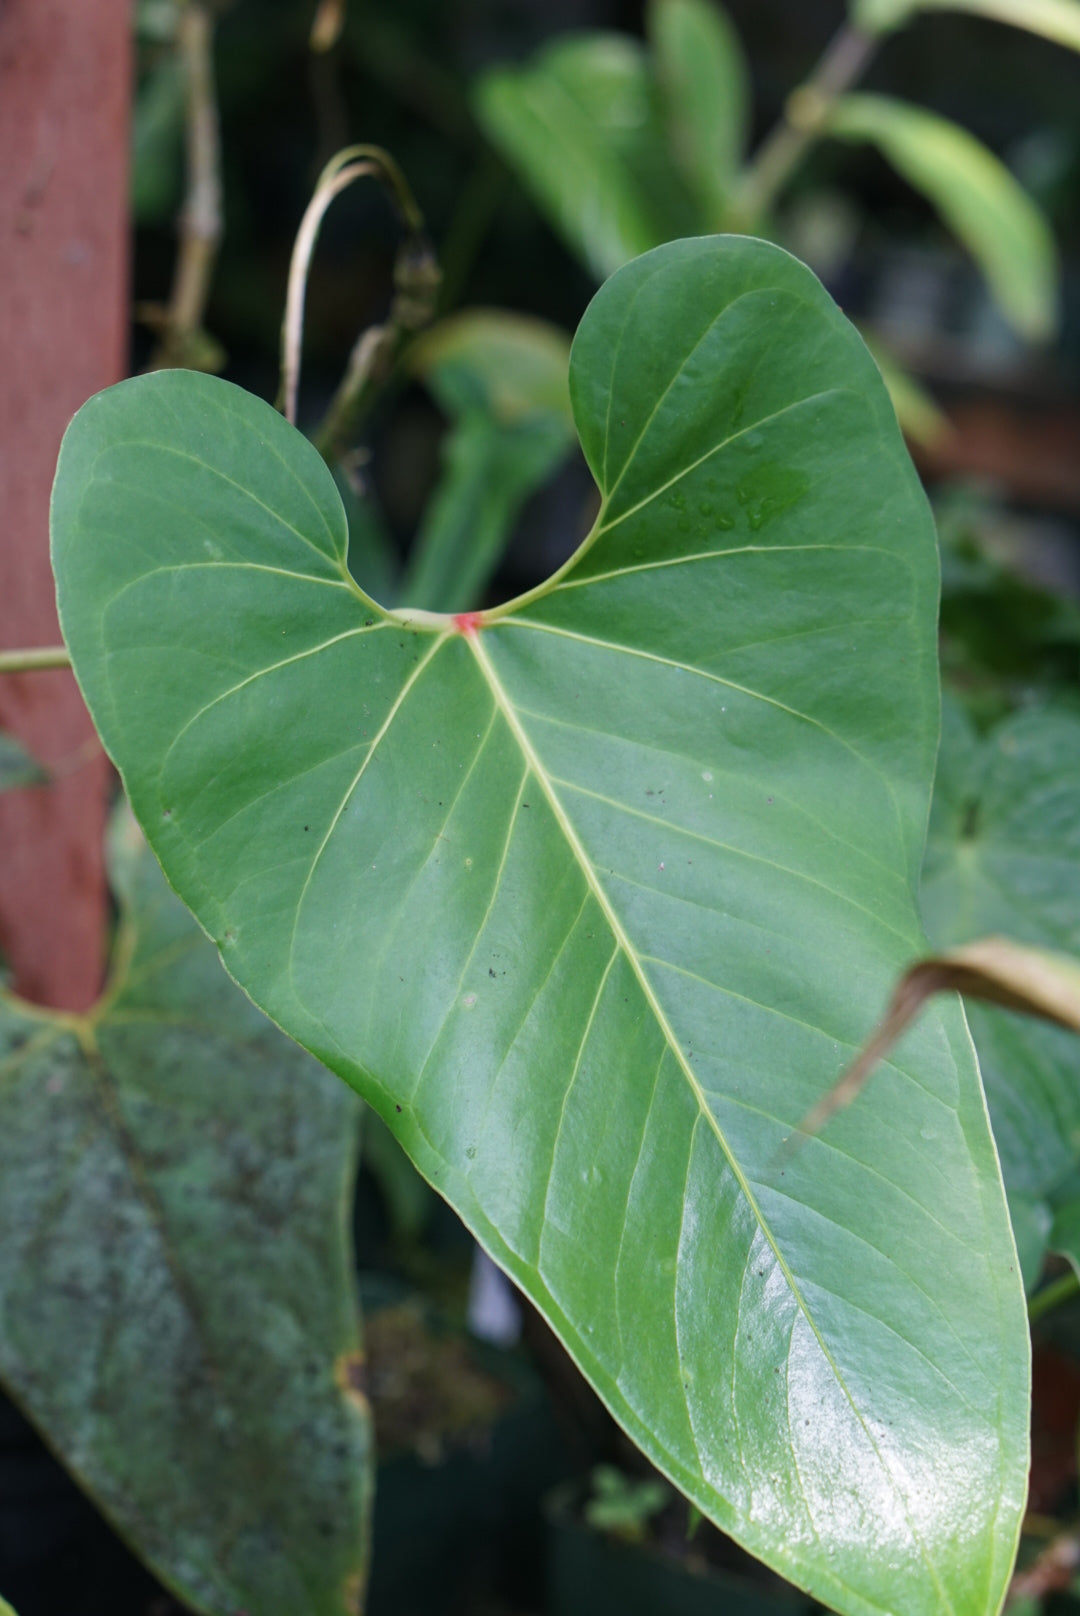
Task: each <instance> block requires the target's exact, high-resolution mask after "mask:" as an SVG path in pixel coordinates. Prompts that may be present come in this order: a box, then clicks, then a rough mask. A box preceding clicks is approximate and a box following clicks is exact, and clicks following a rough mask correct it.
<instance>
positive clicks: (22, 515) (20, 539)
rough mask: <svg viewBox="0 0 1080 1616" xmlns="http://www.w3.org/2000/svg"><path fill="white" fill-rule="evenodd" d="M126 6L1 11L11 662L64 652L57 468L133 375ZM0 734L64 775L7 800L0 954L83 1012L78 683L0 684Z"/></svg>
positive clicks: (90, 924) (86, 777) (97, 865)
mask: <svg viewBox="0 0 1080 1616" xmlns="http://www.w3.org/2000/svg"><path fill="white" fill-rule="evenodd" d="M130 15H131V7H130V3H129V0H78V4H76V5H73V4H71V0H0V355H2V356H3V360H2V364H0V648H3V649H15V648H16V647H21V646H33V645H51V644H56V643H57V642H58V639H59V630H58V627H57V622H56V608H55V603H54V597H53V585H52V577H51V574H50V570H49V557H48V506H49V490H50V488H51V485H52V474H53V468H54V466H55V464H56V453H57V450H58V448H59V446H60V438H61V436H62V434H63V431H64V428H65V426H66V425H67V423H68V421H69V420H70V418H71V416H72V415H73V414H74V412H75V410H76V409H77V408H78V407H79V405H80V404H81V403H82V402H83V401H84V400H85V399H86V398H88V397H89V395H90V394H91V393H93V392H96V391H97V389H98V388H101V387H104V386H106V385H107V384H108V383H109V382H112V381H115V380H116V379H117V378H118V377H119V376H121V375H122V374H123V371H124V359H125V343H126V326H127V320H126V308H127V262H128V223H127V174H128V160H127V149H128V116H129V106H130V87H131V47H130V29H131V21H130ZM0 727H3V728H6V729H8V730H10V731H11V732H12V733H14V734H16V735H18V736H19V737H20V739H21V740H22V741H23V742H24V744H25V745H27V746H28V747H29V749H30V750H31V751H32V752H33V753H34V754H35V756H37V757H38V758H39V759H40V760H41V761H42V762H43V763H45V764H47V765H49V766H50V767H53V768H55V769H56V770H57V773H58V775H59V778H58V779H57V780H56V782H55V783H54V784H51V785H49V786H47V787H43V788H40V789H34V790H29V791H17V792H10V793H6V794H4V795H2V796H0V951H2V952H3V954H4V956H5V957H6V959H7V960H8V962H9V964H10V965H11V966H12V968H13V969H14V973H15V985H16V988H17V990H18V991H19V992H21V993H24V994H25V995H26V996H28V997H30V998H34V999H37V1000H39V1001H41V1002H44V1003H48V1004H54V1005H60V1006H63V1007H65V1008H70V1009H78V1008H83V1007H85V1005H87V1004H88V1003H89V1002H91V1000H92V999H93V998H94V996H95V995H96V993H97V991H98V989H99V987H100V983H101V974H102V957H103V946H104V921H105V915H106V896H105V884H104V876H103V869H102V849H101V839H102V829H103V822H104V813H105V798H106V782H107V775H106V765H105V761H104V759H103V757H102V756H101V753H100V750H99V749H98V748H97V747H96V745H95V743H94V740H93V730H92V728H91V725H90V721H89V718H88V717H87V715H86V712H85V709H84V708H83V705H82V702H81V700H80V697H79V694H78V690H77V689H76V686H75V682H74V680H73V678H72V677H71V675H70V674H69V673H65V672H55V673H36V674H27V675H21V676H17V677H12V676H6V675H5V676H0Z"/></svg>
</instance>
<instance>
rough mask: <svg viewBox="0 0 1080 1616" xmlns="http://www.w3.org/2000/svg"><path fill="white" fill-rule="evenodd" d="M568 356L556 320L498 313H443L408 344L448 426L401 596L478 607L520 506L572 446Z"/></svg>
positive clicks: (412, 601)
mask: <svg viewBox="0 0 1080 1616" xmlns="http://www.w3.org/2000/svg"><path fill="white" fill-rule="evenodd" d="M569 361H570V341H569V338H568V337H567V336H566V335H565V334H564V333H563V332H562V331H559V330H558V328H557V327H555V326H551V325H548V324H547V323H546V322H543V321H540V320H528V319H523V318H521V317H519V316H515V315H509V314H499V313H496V312H495V311H490V312H476V313H469V314H465V315H459V316H458V317H456V318H454V319H450V320H444V321H442V322H441V323H440V324H439V325H438V326H436V327H435V328H434V329H433V330H432V331H430V332H428V333H427V334H426V335H425V336H424V337H422V338H421V339H420V341H419V342H417V343H416V344H414V346H413V349H412V350H411V354H410V368H411V369H412V370H413V371H414V372H415V373H416V374H417V375H419V376H421V377H422V378H423V380H424V381H425V383H426V385H427V386H428V388H429V389H430V391H431V392H432V393H433V394H434V396H435V398H436V399H437V400H438V402H439V404H440V405H441V406H442V408H443V409H444V410H445V411H446V413H447V414H448V415H449V416H450V418H451V421H452V423H453V424H452V426H451V429H450V432H449V434H448V436H447V439H446V442H445V444H444V447H443V473H442V477H441V479H440V481H439V483H438V485H437V487H436V490H435V493H434V495H433V498H432V500H431V503H430V504H429V506H428V508H427V510H426V512H425V515H424V519H423V522H422V523H421V526H420V531H419V533H418V534H417V537H416V540H415V543H414V547H413V553H412V555H411V556H410V558H409V565H408V567H407V569H406V572H405V577H404V580H403V582H402V583H401V585H400V588H399V590H398V592H397V594H398V598H399V599H401V600H403V601H405V602H406V603H407V604H408V605H410V606H422V607H428V608H431V609H433V610H438V611H448V612H457V611H464V610H465V609H466V607H470V606H476V605H479V604H480V602H481V599H482V596H483V591H484V588H485V586H486V585H487V583H488V582H489V580H490V577H491V574H492V573H493V571H494V570H495V567H496V566H497V565H498V563H499V561H500V559H501V557H502V554H503V551H504V550H505V547H506V543H507V540H508V538H509V537H510V534H511V532H512V530H513V526H514V522H515V521H516V519H517V517H518V514H519V512H520V511H521V508H522V506H523V505H524V503H525V501H526V500H527V499H528V497H529V495H530V494H532V493H534V492H535V490H536V489H537V488H539V487H540V486H541V485H542V484H543V483H545V482H546V481H547V479H548V478H549V477H550V476H551V474H552V472H553V471H554V470H555V468H556V467H557V466H558V464H559V462H560V461H561V460H563V459H564V458H565V457H566V455H567V454H568V453H569V451H570V448H571V447H572V445H573V442H574V426H573V418H572V416H571V414H570V395H569V391H568V388H567V368H568V365H569ZM383 598H385V597H383Z"/></svg>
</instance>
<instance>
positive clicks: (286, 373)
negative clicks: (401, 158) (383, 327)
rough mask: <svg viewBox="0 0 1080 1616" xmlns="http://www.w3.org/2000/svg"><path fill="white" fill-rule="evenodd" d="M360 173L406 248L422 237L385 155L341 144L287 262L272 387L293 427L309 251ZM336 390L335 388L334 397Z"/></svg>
mask: <svg viewBox="0 0 1080 1616" xmlns="http://www.w3.org/2000/svg"><path fill="white" fill-rule="evenodd" d="M365 175H372V176H374V177H375V178H376V179H379V180H381V181H382V182H383V184H384V186H385V187H386V189H387V191H388V192H389V193H390V195H391V197H392V198H393V202H394V206H395V209H396V211H397V213H398V216H399V218H400V219H401V222H402V224H403V225H404V227H405V230H406V232H407V235H408V243H409V245H410V246H412V245H413V244H415V243H416V242H418V241H422V239H423V231H424V219H423V215H422V214H421V212H420V209H419V208H418V207H417V204H416V198H415V197H414V196H413V194H412V191H411V190H410V188H409V183H408V181H407V180H406V178H405V176H404V174H403V173H402V171H401V169H400V168H399V167H398V165H397V163H395V161H394V159H393V158H392V157H391V156H390V154H389V152H385V151H383V150H382V148H381V147H380V146H346V147H344V148H343V150H341V151H339V152H337V153H336V154H335V156H333V157H331V159H330V161H329V162H328V163H327V165H326V167H325V168H324V169H323V171H322V173H321V174H320V175H319V178H318V181H317V183H316V186H315V193H314V195H313V196H312V198H311V201H310V202H309V203H308V205H307V207H306V208H305V210H304V217H303V218H302V219H301V221H300V228H299V230H298V231H297V233H296V241H295V243H294V244H293V251H292V259H291V261H290V264H289V284H288V291H287V293H286V298H285V318H284V320H283V322H282V326H281V385H280V387H279V389H278V399H277V402H278V408H279V409H280V410H282V412H283V413H284V416H285V419H286V420H287V421H289V422H290V423H291V424H292V425H293V426H295V425H296V398H297V392H298V390H299V385H300V351H301V346H302V343H303V336H304V297H305V294H306V292H307V278H308V270H309V268H310V266H311V256H312V253H313V252H314V251H315V243H316V241H317V240H318V235H319V229H320V226H321V225H322V221H323V216H324V215H325V213H326V210H327V208H328V207H329V206H330V204H331V202H332V201H333V200H334V198H335V197H336V196H338V195H340V193H341V192H342V191H344V190H345V189H346V188H347V187H348V186H350V185H351V184H352V182H353V180H357V179H362V178H363V177H364V176H365ZM361 340H363V339H361ZM354 352H355V350H354ZM346 380H348V376H347V378H346ZM342 385H343V386H344V385H345V384H344V383H343V384H342ZM340 391H341V389H340V388H339V393H340ZM331 408H333V406H331ZM324 428H325V423H324Z"/></svg>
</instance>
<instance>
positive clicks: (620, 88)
mask: <svg viewBox="0 0 1080 1616" xmlns="http://www.w3.org/2000/svg"><path fill="white" fill-rule="evenodd" d="M476 105H477V111H478V113H479V116H480V120H481V122H482V123H483V125H484V127H485V129H486V130H487V133H488V135H489V136H490V137H491V139H492V140H493V141H494V142H495V144H496V146H498V148H499V150H500V151H501V152H502V153H503V155H504V157H506V158H507V160H508V161H509V162H510V163H511V164H512V165H513V166H514V168H516V169H517V171H518V173H519V174H520V175H521V177H522V179H523V180H524V182H525V184H526V185H527V186H528V188H529V190H530V191H531V192H532V193H533V196H534V197H535V199H536V201H537V202H538V203H539V204H540V206H541V207H542V208H543V209H544V211H545V213H547V214H548V215H549V216H550V218H551V220H552V222H553V224H554V225H555V227H556V229H557V230H558V231H559V232H560V234H561V235H562V237H563V239H564V240H565V241H566V243H567V245H568V246H569V247H570V249H571V250H572V251H573V252H575V253H577V254H579V255H580V256H581V257H582V258H583V259H584V261H585V263H586V264H587V265H588V267H589V268H590V269H591V270H592V272H593V274H594V275H595V276H596V278H597V279H598V280H601V279H603V277H604V276H605V275H609V274H610V273H611V272H612V270H614V269H618V267H619V265H620V264H624V263H625V262H626V260H627V259H628V258H633V257H634V256H635V254H637V253H641V252H644V251H645V250H646V249H647V248H649V247H654V246H656V245H657V244H658V243H659V242H661V241H664V240H665V239H666V238H667V237H668V236H669V235H671V234H673V233H675V230H676V229H677V228H679V225H678V224H677V222H676V220H677V214H676V213H674V210H673V203H676V202H677V191H678V186H677V185H676V184H675V183H674V181H675V175H674V173H673V172H671V171H670V165H669V164H668V163H667V162H666V155H665V150H664V140H663V129H662V125H661V123H660V120H659V116H658V111H657V106H656V93H655V88H654V85H653V82H652V77H651V75H650V72H649V66H648V61H647V59H646V56H645V52H644V50H643V48H642V46H641V45H640V44H639V43H638V41H636V40H633V39H631V38H630V37H629V36H628V35H625V34H614V33H612V34H582V35H569V36H567V37H566V38H565V39H560V40H557V41H556V42H555V43H554V44H553V45H549V46H548V47H547V48H546V49H545V50H543V51H541V52H540V53H539V54H538V55H537V56H536V57H535V58H534V60H533V61H532V62H530V63H529V64H527V65H526V66H525V67H522V68H502V67H500V68H494V69H492V70H491V71H489V72H488V73H486V74H485V75H484V77H483V78H482V79H481V80H480V82H479V84H478V85H477V90H476ZM657 169H659V170H660V171H661V173H660V176H659V177H657V174H656V171H657ZM688 222H689V221H688V220H687V219H683V220H682V227H686V226H687V225H688Z"/></svg>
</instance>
